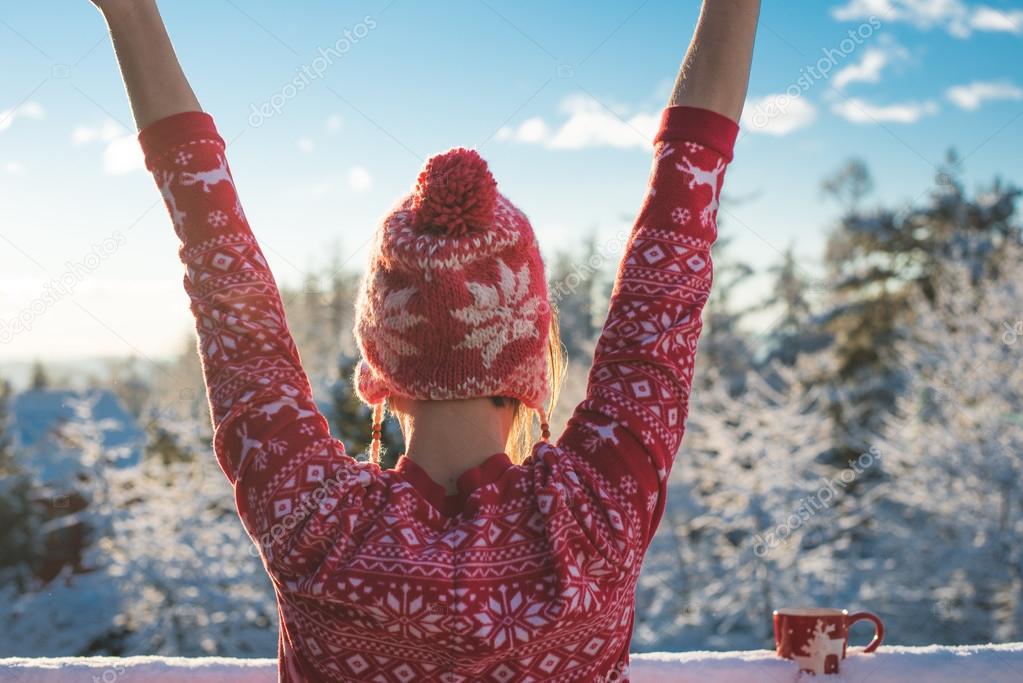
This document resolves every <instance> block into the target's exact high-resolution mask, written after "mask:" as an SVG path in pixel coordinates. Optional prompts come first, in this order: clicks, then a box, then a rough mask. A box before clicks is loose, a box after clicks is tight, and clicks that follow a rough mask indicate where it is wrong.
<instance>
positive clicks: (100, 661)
mask: <svg viewBox="0 0 1023 683" xmlns="http://www.w3.org/2000/svg"><path fill="white" fill-rule="evenodd" d="M631 673H632V681H633V683H733V682H735V683H751V682H752V683H756V682H758V681H766V682H768V683H789V682H790V681H791V682H793V683H796V682H798V681H800V680H814V678H813V677H812V676H809V675H806V676H805V677H804V678H803V679H800V675H799V673H798V672H797V671H796V667H795V664H793V663H792V662H788V661H785V660H781V659H778V658H777V657H775V656H774V653H773V652H770V651H767V650H756V651H751V652H687V653H683V654H677V653H650V654H640V655H633V664H632V672H631ZM131 674H134V675H135V676H134V677H131V676H130V675H131ZM125 676H127V677H128V678H130V680H145V681H147V683H171V682H172V681H173V682H175V683H176V682H177V681H182V680H188V681H190V683H214V682H216V683H234V682H237V683H242V682H243V681H244V682H245V683H261V682H263V681H265V682H266V683H273V682H274V681H276V680H277V662H276V661H275V660H271V659H229V658H214V657H211V658H203V659H183V658H173V657H126V658H116V657H92V658H73V657H72V658H59V659H0V683H9V682H10V683H13V682H14V681H19V682H20V681H26V682H27V681H32V683H64V682H67V681H85V680H101V681H107V680H109V681H114V680H119V679H120V678H121V677H125ZM821 680H822V681H823V680H829V681H836V682H840V683H859V682H861V681H868V680H869V681H870V683H896V682H897V681H898V682H902V681H912V682H913V683H920V682H922V681H926V682H927V683H966V682H972V681H984V682H985V683H1010V682H1011V683H1018V682H1019V681H1021V680H1023V643H1010V644H1006V645H983V646H962V647H945V646H939V645H932V646H929V647H884V646H882V648H881V650H880V651H879V652H877V653H876V654H872V655H864V654H861V653H857V652H856V651H855V650H852V651H851V652H850V654H849V657H848V658H847V659H846V660H845V661H844V662H843V664H842V673H841V674H839V675H836V676H827V677H822V678H821Z"/></svg>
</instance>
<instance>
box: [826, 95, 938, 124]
mask: <svg viewBox="0 0 1023 683" xmlns="http://www.w3.org/2000/svg"><path fill="white" fill-rule="evenodd" d="M831 111H833V112H834V113H835V114H838V115H839V116H841V117H842V118H843V119H845V120H846V121H851V122H852V123H915V122H917V121H919V120H920V119H922V118H923V117H924V116H930V115H932V114H936V113H937V112H938V105H937V103H936V102H930V101H928V102H903V103H901V104H888V105H876V104H870V103H869V102H865V101H863V100H861V99H858V98H855V97H854V98H851V99H848V100H845V101H843V102H837V103H835V104H834V105H832V107H831Z"/></svg>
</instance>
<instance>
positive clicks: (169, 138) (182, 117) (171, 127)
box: [139, 111, 224, 171]
mask: <svg viewBox="0 0 1023 683" xmlns="http://www.w3.org/2000/svg"><path fill="white" fill-rule="evenodd" d="M202 139H206V140H214V141H216V142H219V143H220V144H221V145H222V144H224V141H223V139H222V138H221V137H220V134H219V133H217V126H216V124H214V123H213V117H212V116H210V115H209V114H207V113H206V112H201V111H186V112H183V113H181V114H173V115H172V116H168V117H166V118H162V119H160V120H159V121H156V122H154V123H151V124H149V125H148V126H146V127H145V128H144V129H143V130H142V132H140V133H139V144H141V145H142V152H143V154H145V156H146V168H147V169H149V170H150V171H152V170H153V169H154V168H155V167H156V165H157V162H158V161H159V160H160V159H161V158H162V157H163V156H165V155H166V154H167V153H168V152H170V151H172V150H173V149H175V148H177V147H179V146H181V145H183V144H186V143H189V142H192V141H194V140H202Z"/></svg>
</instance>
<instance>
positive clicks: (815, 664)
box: [774, 607, 884, 674]
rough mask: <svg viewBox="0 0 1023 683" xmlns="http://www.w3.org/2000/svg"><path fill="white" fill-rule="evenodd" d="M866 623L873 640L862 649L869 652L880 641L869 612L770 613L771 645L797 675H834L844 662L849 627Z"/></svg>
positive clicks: (880, 634)
mask: <svg viewBox="0 0 1023 683" xmlns="http://www.w3.org/2000/svg"><path fill="white" fill-rule="evenodd" d="M864 619H866V620H867V621H871V622H873V623H874V629H875V631H874V639H873V640H871V641H870V643H869V644H868V645H867V646H866V647H865V648H863V651H864V652H873V651H874V650H876V649H877V646H878V645H880V644H881V641H882V640H883V639H884V624H883V623H881V620H880V619H879V618H878V617H877V615H874V614H871V613H870V612H856V613H855V614H849V612H848V610H844V609H828V608H825V607H808V608H791V609H790V608H786V609H778V610H775V611H774V643H775V652H776V653H777V654H778V656H779V657H784V658H785V659H791V660H794V661H795V662H796V663H797V664H799V669H800V671H807V672H809V673H814V674H837V673H838V665H839V662H840V661H841V660H843V659H845V650H846V646H847V645H848V643H849V627H850V626H852V625H853V624H855V623H856V622H857V621H861V620H864Z"/></svg>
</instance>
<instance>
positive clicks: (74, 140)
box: [71, 119, 125, 145]
mask: <svg viewBox="0 0 1023 683" xmlns="http://www.w3.org/2000/svg"><path fill="white" fill-rule="evenodd" d="M123 135H125V130H124V126H122V125H121V124H119V123H117V122H116V121H112V120H110V119H107V120H106V121H104V122H103V125H101V126H99V127H98V128H90V127H89V126H76V127H75V129H74V130H73V131H71V144H73V145H87V144H89V143H90V142H95V141H97V140H101V141H103V142H110V141H112V140H116V139H117V138H119V137H122V136H123Z"/></svg>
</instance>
